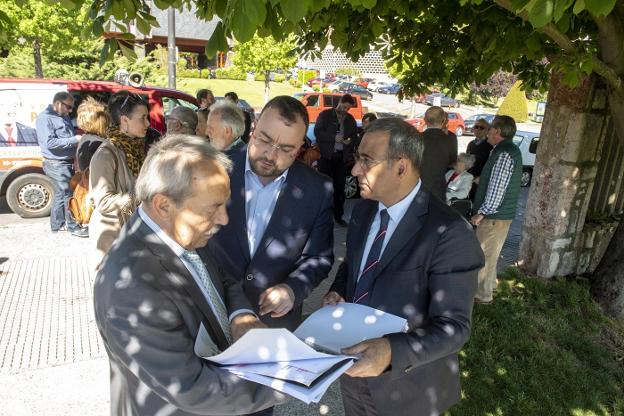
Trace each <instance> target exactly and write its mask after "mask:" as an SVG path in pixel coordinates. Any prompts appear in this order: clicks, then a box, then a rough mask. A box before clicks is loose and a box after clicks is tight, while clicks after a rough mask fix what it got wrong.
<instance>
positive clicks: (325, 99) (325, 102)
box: [323, 95, 334, 107]
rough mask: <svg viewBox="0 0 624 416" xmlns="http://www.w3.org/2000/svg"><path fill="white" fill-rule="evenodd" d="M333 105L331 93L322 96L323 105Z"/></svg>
mask: <svg viewBox="0 0 624 416" xmlns="http://www.w3.org/2000/svg"><path fill="white" fill-rule="evenodd" d="M333 106H334V101H333V96H331V95H324V96H323V107H333Z"/></svg>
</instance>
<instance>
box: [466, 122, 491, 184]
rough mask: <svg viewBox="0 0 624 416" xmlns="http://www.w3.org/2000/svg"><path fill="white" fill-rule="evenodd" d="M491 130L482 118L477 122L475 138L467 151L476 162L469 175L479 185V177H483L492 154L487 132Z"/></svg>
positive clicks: (469, 170)
mask: <svg viewBox="0 0 624 416" xmlns="http://www.w3.org/2000/svg"><path fill="white" fill-rule="evenodd" d="M489 128H490V125H489V124H488V122H487V121H486V120H485V119H483V118H480V119H478V120H477V121H475V124H474V127H473V129H474V135H475V138H474V140H473V141H471V142H470V143H468V147H467V149H466V153H468V154H471V155H474V156H475V158H476V160H475V164H474V165H473V166H472V167H471V168H470V169H468V173H470V174H471V175H472V176H474V178H475V183H477V184H478V183H479V176H481V171H482V170H483V167H484V166H485V162H487V160H488V157H490V152H492V145H491V144H489V143H488V140H487V132H488V129H489Z"/></svg>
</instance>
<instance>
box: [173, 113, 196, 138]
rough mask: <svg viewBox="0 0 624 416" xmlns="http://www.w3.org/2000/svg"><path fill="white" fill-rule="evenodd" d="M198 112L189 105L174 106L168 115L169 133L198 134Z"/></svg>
mask: <svg viewBox="0 0 624 416" xmlns="http://www.w3.org/2000/svg"><path fill="white" fill-rule="evenodd" d="M196 133H197V114H196V113H195V111H193V110H192V109H190V108H188V107H183V106H179V107H176V108H174V109H173V110H172V111H171V113H169V115H168V116H167V134H192V135H194V134H196Z"/></svg>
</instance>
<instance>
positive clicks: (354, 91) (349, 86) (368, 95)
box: [338, 82, 373, 101]
mask: <svg viewBox="0 0 624 416" xmlns="http://www.w3.org/2000/svg"><path fill="white" fill-rule="evenodd" d="M338 91H339V92H341V93H343V94H351V95H357V96H359V97H360V98H361V99H363V100H369V101H370V100H372V99H373V93H372V92H370V91H369V90H367V89H366V88H364V87H361V86H359V85H357V84H353V83H350V82H345V83H343V85H340V86H339V87H338Z"/></svg>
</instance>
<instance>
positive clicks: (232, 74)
mask: <svg viewBox="0 0 624 416" xmlns="http://www.w3.org/2000/svg"><path fill="white" fill-rule="evenodd" d="M217 79H237V80H243V81H244V80H246V79H247V73H246V72H245V71H243V70H242V69H241V68H238V67H236V66H231V67H229V68H219V69H217Z"/></svg>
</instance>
